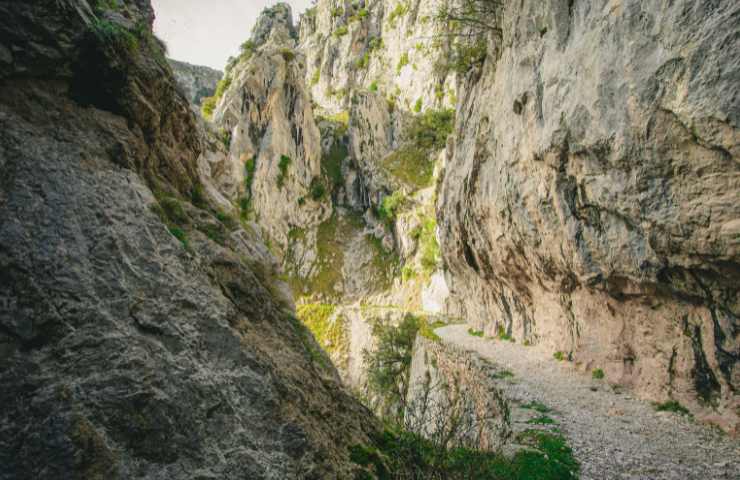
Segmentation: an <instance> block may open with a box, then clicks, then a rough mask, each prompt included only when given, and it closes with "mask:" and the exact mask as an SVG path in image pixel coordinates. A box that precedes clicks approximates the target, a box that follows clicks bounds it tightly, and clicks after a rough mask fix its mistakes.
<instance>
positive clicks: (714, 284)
mask: <svg viewBox="0 0 740 480" xmlns="http://www.w3.org/2000/svg"><path fill="white" fill-rule="evenodd" d="M738 15H740V7H739V6H738V5H737V4H736V3H735V2H723V1H720V2H702V3H695V2H690V1H678V2H672V3H671V4H670V5H663V4H658V3H649V2H648V3H646V2H638V1H625V2H609V1H606V0H603V1H595V2H563V1H557V0H547V1H536V2H535V1H528V0H525V1H523V2H521V5H520V4H519V3H517V4H516V5H514V4H513V3H510V4H507V6H506V7H505V8H503V9H502V10H501V12H500V15H499V23H498V24H496V25H494V26H495V27H498V30H492V31H491V33H490V34H489V36H488V38H487V43H488V56H487V58H486V61H485V64H484V66H483V68H482V69H481V70H479V71H475V72H471V73H470V74H469V75H468V76H467V77H466V78H464V79H462V80H461V82H462V84H463V88H462V89H461V92H460V93H459V97H460V102H459V104H458V118H457V127H456V128H457V131H456V135H455V142H454V155H452V159H451V162H450V163H449V164H448V165H447V168H446V174H445V177H444V182H443V186H442V191H441V196H440V201H439V204H438V216H439V220H440V235H441V244H442V252H443V255H444V258H445V263H446V266H447V268H448V269H449V271H448V274H447V279H448V280H449V282H450V283H451V290H452V294H453V296H454V297H456V298H457V302H458V308H459V312H460V314H461V315H463V316H464V317H465V318H467V320H468V322H469V323H470V324H471V325H473V326H475V327H476V328H479V329H484V330H485V331H486V332H487V333H489V334H495V333H496V332H497V331H499V330H503V331H504V332H505V333H508V334H510V335H513V336H514V337H515V338H516V339H517V340H518V341H529V342H532V343H541V344H546V345H549V346H551V348H552V350H553V351H558V350H559V351H563V352H565V353H566V354H567V355H568V356H570V357H571V358H572V359H573V360H574V361H575V362H576V365H579V366H580V367H581V368H584V369H588V370H591V369H595V368H601V369H603V370H604V372H605V373H606V378H607V379H608V380H609V381H610V382H613V383H615V384H621V385H627V386H631V387H633V388H634V390H635V391H636V392H637V393H638V394H639V395H640V396H642V397H643V398H647V399H650V400H655V401H665V400H668V399H671V398H673V399H677V400H679V401H680V402H681V403H684V404H686V405H687V406H689V407H690V409H691V410H692V411H693V412H694V413H695V414H696V415H698V416H699V417H700V418H702V419H704V420H710V421H714V422H717V423H719V424H720V425H722V426H723V427H724V428H726V429H728V430H731V431H737V428H738V411H739V410H738V409H739V408H740V402H739V401H738V396H737V389H738V386H739V385H740V383H739V382H740V368H739V367H738V352H739V348H740V342H739V338H738V332H740V329H739V328H738V327H739V326H740V325H739V323H738V315H739V314H740V303H738V301H739V300H738V287H739V286H740V236H739V235H738V226H739V225H740V220H739V219H740V166H739V165H740V162H739V159H740V157H739V155H740V148H739V147H738V145H739V143H738V140H739V139H740V131H739V130H738V122H740V100H739V99H738V96H737V95H736V90H737V85H738V80H739V79H740V65H739V64H738V62H737V54H736V53H735V52H737V50H738V47H740V44H739V43H738V38H737V35H736V27H735V25H736V23H737V22H736V20H737V18H738Z"/></svg>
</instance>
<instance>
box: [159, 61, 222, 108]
mask: <svg viewBox="0 0 740 480" xmlns="http://www.w3.org/2000/svg"><path fill="white" fill-rule="evenodd" d="M167 63H169V64H170V66H171V67H172V73H174V74H175V80H176V81H177V84H178V85H179V86H180V87H181V88H182V89H183V90H184V92H185V96H186V97H187V98H188V100H190V103H192V104H193V105H195V106H197V107H200V105H201V102H202V100H203V99H204V98H206V97H211V96H213V94H214V93H215V92H216V84H217V83H218V81H219V80H221V77H223V72H219V71H218V70H214V69H212V68H208V67H204V66H201V65H191V64H189V63H187V62H178V61H177V60H172V59H167Z"/></svg>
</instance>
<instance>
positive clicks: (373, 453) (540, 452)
mask: <svg viewBox="0 0 740 480" xmlns="http://www.w3.org/2000/svg"><path fill="white" fill-rule="evenodd" d="M371 442H372V443H371V445H354V446H352V447H350V460H351V461H352V462H354V463H355V464H357V465H360V466H362V467H364V468H363V470H361V471H360V473H358V474H357V476H356V477H355V478H358V479H363V478H366V479H370V478H378V479H395V478H399V479H400V478H416V479H421V478H424V479H446V480H468V479H487V480H570V479H576V478H578V475H577V474H578V471H579V470H580V465H579V464H578V462H577V461H576V460H575V458H574V457H573V451H572V450H571V449H570V448H569V447H568V446H567V444H566V442H565V439H564V438H563V437H562V436H560V435H556V434H552V433H547V432H541V431H537V430H526V431H525V432H523V433H521V434H520V435H519V436H518V439H517V443H522V444H525V445H527V446H528V447H529V448H528V449H523V450H520V451H518V452H517V453H516V454H515V455H514V456H513V457H512V458H507V457H505V456H504V455H502V454H501V453H497V452H485V451H479V450H474V449H471V448H464V447H453V446H451V445H449V444H445V443H444V439H442V441H440V442H433V441H430V440H427V439H426V438H424V437H423V436H421V435H419V434H416V433H412V432H408V431H404V430H402V429H400V428H398V427H389V428H386V429H385V430H384V431H383V432H380V433H378V434H374V435H373V436H372V438H371ZM369 472H373V473H369Z"/></svg>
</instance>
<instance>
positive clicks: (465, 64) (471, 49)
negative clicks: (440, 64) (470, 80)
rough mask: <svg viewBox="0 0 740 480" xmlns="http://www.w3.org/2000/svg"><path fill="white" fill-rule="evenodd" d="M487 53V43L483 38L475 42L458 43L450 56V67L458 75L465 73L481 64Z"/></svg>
mask: <svg viewBox="0 0 740 480" xmlns="http://www.w3.org/2000/svg"><path fill="white" fill-rule="evenodd" d="M486 55H488V45H487V43H486V41H485V40H484V39H479V40H477V41H476V42H475V43H472V44H468V43H458V44H456V45H455V51H454V54H453V56H452V61H451V65H450V66H451V68H452V69H453V70H454V71H455V72H457V73H458V74H459V75H465V74H466V73H468V72H469V71H470V70H471V69H472V68H473V67H475V66H481V65H483V62H484V61H485V59H486Z"/></svg>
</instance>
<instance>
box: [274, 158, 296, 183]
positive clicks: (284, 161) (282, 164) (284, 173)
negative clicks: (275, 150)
mask: <svg viewBox="0 0 740 480" xmlns="http://www.w3.org/2000/svg"><path fill="white" fill-rule="evenodd" d="M292 162H293V161H292V160H291V159H290V157H288V156H286V155H280V161H279V162H278V170H279V173H278V176H277V185H278V188H283V185H284V184H285V179H286V178H287V177H288V167H290V164H291V163H292Z"/></svg>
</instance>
